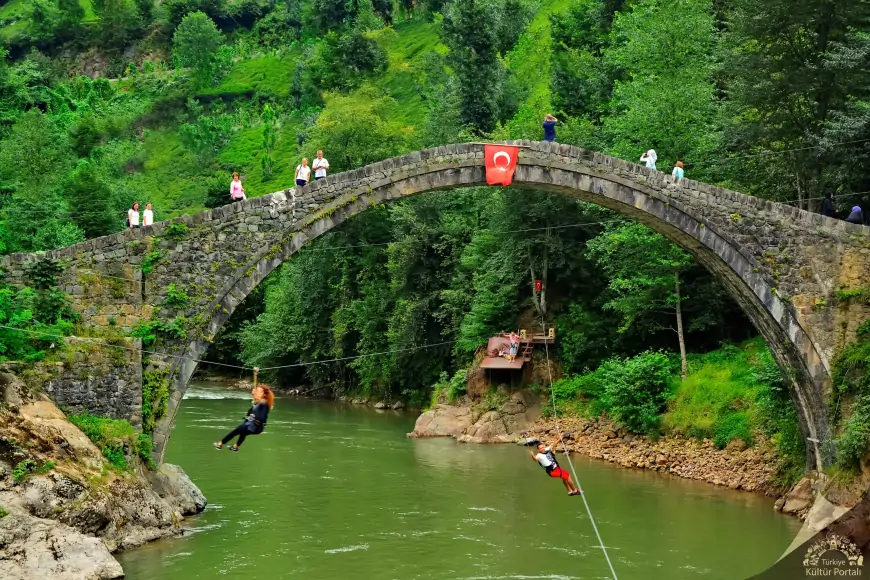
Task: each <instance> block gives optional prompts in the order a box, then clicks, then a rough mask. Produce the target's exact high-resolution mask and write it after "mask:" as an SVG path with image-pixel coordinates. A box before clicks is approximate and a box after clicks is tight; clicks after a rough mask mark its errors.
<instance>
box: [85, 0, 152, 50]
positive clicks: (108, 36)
mask: <svg viewBox="0 0 870 580" xmlns="http://www.w3.org/2000/svg"><path fill="white" fill-rule="evenodd" d="M91 5H92V6H93V9H94V13H95V14H96V15H97V17H98V18H99V31H100V38H101V40H102V42H103V45H104V46H106V47H108V48H120V47H123V46H126V45H127V43H129V42H130V39H131V36H132V35H133V34H134V33H135V32H138V31H139V30H141V28H142V15H141V14H140V12H139V7H138V6H137V5H136V3H135V1H134V0H92V1H91Z"/></svg>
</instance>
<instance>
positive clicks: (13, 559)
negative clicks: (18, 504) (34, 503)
mask: <svg viewBox="0 0 870 580" xmlns="http://www.w3.org/2000/svg"><path fill="white" fill-rule="evenodd" d="M0 554H2V557H0V578H4V579H6V580H32V579H37V578H46V579H48V578H51V579H52V580H107V579H111V578H122V577H123V576H124V571H123V570H122V569H121V565H120V564H118V562H117V561H116V560H115V559H114V558H113V557H112V555H111V554H110V553H109V550H108V549H107V548H106V546H105V544H103V542H102V541H100V540H99V539H98V538H94V537H90V536H86V535H84V534H82V533H81V532H79V531H78V530H76V529H74V528H71V527H70V526H67V525H64V524H61V523H59V522H56V521H52V520H46V519H41V518H35V517H33V516H29V515H27V514H22V513H10V514H9V515H7V516H6V517H3V518H0Z"/></svg>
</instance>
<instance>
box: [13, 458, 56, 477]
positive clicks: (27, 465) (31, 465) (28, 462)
mask: <svg viewBox="0 0 870 580" xmlns="http://www.w3.org/2000/svg"><path fill="white" fill-rule="evenodd" d="M55 465H57V462H55V461H46V462H44V463H42V464H41V465H40V464H39V463H37V462H36V460H35V459H31V458H28V459H25V460H23V461H20V462H18V464H17V465H16V466H15V468H14V469H13V470H12V479H14V480H15V481H21V480H23V479H24V478H25V477H27V476H28V475H39V474H42V473H48V472H49V471H51V470H52V469H54V467H55Z"/></svg>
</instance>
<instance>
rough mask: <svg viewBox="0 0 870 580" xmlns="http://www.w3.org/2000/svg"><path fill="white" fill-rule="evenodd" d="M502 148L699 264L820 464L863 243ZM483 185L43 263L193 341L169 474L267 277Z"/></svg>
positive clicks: (197, 229)
mask: <svg viewBox="0 0 870 580" xmlns="http://www.w3.org/2000/svg"><path fill="white" fill-rule="evenodd" d="M510 144H514V145H518V146H520V147H522V149H521V151H520V155H519V160H518V164H517V169H516V173H515V176H514V184H515V185H516V186H518V187H525V188H530V189H541V190H546V191H552V192H556V193H560V194H564V195H570V196H572V197H575V198H577V199H580V200H583V201H587V202H591V203H594V204H597V205H600V206H604V207H607V208H609V209H612V210H614V211H616V212H618V213H620V214H622V215H625V216H628V217H630V218H632V219H634V220H637V221H639V222H641V223H644V224H645V225H647V226H649V227H651V228H652V229H653V230H655V231H657V232H659V233H661V234H663V235H665V236H666V237H668V238H669V239H671V240H672V241H674V242H675V243H677V244H678V245H680V246H681V247H683V248H685V249H686V250H687V251H689V252H690V253H691V254H693V255H694V256H695V258H696V259H697V260H698V261H699V262H700V263H701V264H703V265H704V266H705V267H706V268H708V269H709V270H710V271H711V272H712V273H713V274H714V275H715V276H716V277H717V279H719V280H720V282H722V284H723V285H724V286H725V287H726V288H727V289H728V291H729V292H730V294H731V295H732V297H733V298H734V299H735V300H737V302H738V303H739V304H740V305H741V307H742V308H743V309H744V311H745V312H746V313H747V315H748V316H749V318H750V319H751V320H752V321H753V323H754V324H755V326H756V328H757V329H758V330H759V332H761V334H762V335H763V336H764V338H765V339H766V340H767V342H768V344H769V345H770V346H771V350H772V352H773V354H774V357H775V359H776V360H777V362H778V363H779V365H780V367H781V368H783V369H784V370H785V371H786V375H787V376H788V377H789V378H790V383H791V385H790V386H791V394H792V398H793V400H794V403H795V405H796V407H797V409H798V415H799V417H800V421H801V426H802V428H803V430H804V433H805V434H806V436H807V437H808V438H809V439H810V440H811V441H812V443H811V444H810V445H808V457H807V460H808V465H809V466H810V467H818V466H820V465H822V464H824V465H827V464H829V463H830V460H831V448H830V445H829V443H830V430H831V425H830V420H829V417H828V407H827V395H828V394H829V390H830V384H831V380H830V365H831V359H832V358H833V356H834V354H835V352H836V350H837V349H838V348H841V347H842V346H843V345H844V344H846V343H847V342H850V341H851V340H854V336H855V330H856V328H857V326H858V325H859V324H860V323H861V322H862V321H863V320H865V319H866V318H867V317H868V316H870V307H867V306H866V305H863V304H857V303H851V302H849V301H838V300H837V297H836V292H837V290H841V289H857V288H861V287H870V228H864V227H862V226H856V225H853V224H847V223H845V222H841V221H836V220H833V219H829V218H826V217H823V216H820V215H817V214H812V213H808V212H805V211H802V210H798V209H795V208H793V207H790V206H786V205H782V204H777V203H773V202H770V201H765V200H761V199H758V198H754V197H750V196H745V195H742V194H739V193H736V192H732V191H728V190H725V189H722V188H719V187H714V186H710V185H707V184H703V183H698V182H695V181H692V180H683V181H681V182H679V183H676V182H674V180H673V179H672V178H671V177H670V176H668V175H665V174H663V173H659V172H655V171H650V170H648V169H646V168H644V167H640V166H638V165H635V164H632V163H628V162H625V161H622V160H619V159H615V158H612V157H608V156H605V155H601V154H598V153H594V152H591V151H587V150H584V149H580V148H577V147H573V146H569V145H561V144H556V143H543V142H527V141H518V142H511V143H510ZM485 184H486V179H485V168H484V159H483V146H482V145H481V144H474V143H469V144H458V145H448V146H443V147H437V148H434V149H428V150H425V151H419V152H416V153H412V154H409V155H404V156H401V157H397V158H393V159H388V160H385V161H382V162H379V163H375V164H372V165H368V166H366V167H363V168H360V169H356V170H352V171H347V172H344V173H340V174H335V175H331V176H329V177H327V178H326V179H324V180H321V181H317V182H314V183H311V184H309V185H308V186H306V187H304V188H301V189H299V190H294V189H287V190H284V191H280V192H277V193H273V194H271V195H265V196H263V197H258V198H253V199H249V200H246V201H244V202H239V203H233V204H230V205H227V206H224V207H220V208H216V209H214V210H209V211H205V212H201V213H199V214H195V215H189V216H183V217H181V218H176V219H174V220H172V221H171V222H162V223H158V224H155V225H154V226H151V227H146V228H142V229H140V230H135V231H128V232H123V233H121V234H116V235H114V236H107V237H104V238H98V239H95V240H89V241H87V242H84V243H82V244H78V245H76V246H72V247H70V248H63V249H61V250H57V251H55V252H52V253H51V255H52V257H54V258H56V259H65V260H67V261H68V263H69V267H68V270H67V275H66V285H67V290H68V291H71V292H72V293H73V295H74V296H76V297H78V296H80V295H81V294H82V292H81V281H80V276H79V278H78V286H77V278H76V275H77V274H76V273H77V272H81V271H95V270H96V271H98V272H102V273H104V274H106V275H117V274H118V273H122V274H124V277H126V278H128V279H129V284H128V286H125V287H124V290H123V294H124V299H125V301H124V305H125V307H126V308H127V309H128V310H130V311H131V312H130V314H129V315H127V316H126V318H125V320H124V321H123V323H124V325H125V326H128V327H129V326H130V325H131V324H132V323H133V322H135V321H136V320H142V319H152V318H155V317H156V318H159V319H162V320H167V321H168V320H173V319H175V320H182V321H183V322H184V324H183V327H184V329H185V333H186V338H185V339H183V340H178V341H175V342H170V343H168V345H167V346H168V352H171V353H172V354H173V355H176V356H177V358H168V359H166V360H167V361H168V363H169V364H168V369H169V374H168V376H169V380H170V381H171V392H170V400H169V406H168V412H167V413H166V415H165V416H164V417H163V419H162V420H161V421H160V422H159V424H158V425H157V428H156V430H155V433H154V440H155V445H156V449H157V452H158V456H159V458H160V459H161V460H162V458H163V455H164V453H165V449H166V445H167V443H168V439H169V435H170V432H171V429H172V425H173V422H174V420H175V415H176V413H177V411H178V408H179V406H180V404H181V400H182V398H183V396H184V393H185V390H186V388H187V384H188V381H189V380H190V378H191V376H192V375H193V373H194V371H195V370H196V367H197V364H198V362H197V361H198V360H201V359H203V358H204V356H205V354H206V352H207V351H208V349H209V346H210V344H211V341H212V340H213V339H214V337H215V335H216V334H217V333H218V332H219V330H220V329H221V327H222V326H223V324H224V323H226V321H227V320H228V319H229V318H230V316H232V314H233V312H234V311H235V309H236V307H237V306H238V305H239V304H240V303H241V302H242V301H243V300H244V299H245V297H246V296H247V295H248V294H249V293H250V292H251V291H252V290H253V289H254V288H255V287H256V286H257V285H258V284H259V283H260V282H261V281H262V280H263V279H265V278H266V277H267V276H268V275H269V274H270V273H271V272H272V271H273V270H274V269H275V268H277V267H278V266H279V265H280V264H281V263H283V262H284V261H285V260H287V259H289V258H291V257H292V256H293V254H295V253H296V252H297V251H299V250H300V249H301V248H303V247H304V246H305V245H306V244H307V243H308V242H310V241H311V240H313V239H314V238H317V237H318V236H320V235H322V234H324V233H326V232H328V231H329V230H331V229H332V228H333V227H335V226H337V225H339V224H341V223H343V222H344V221H346V220H347V219H349V218H351V217H353V216H355V215H357V214H359V213H361V212H363V211H365V210H366V209H368V208H370V207H372V206H374V205H378V204H381V203H386V202H389V201H391V200H395V199H401V198H404V197H408V196H411V195H416V194H419V193H425V192H429V191H436V190H444V189H452V188H457V187H470V186H479V185H485ZM28 259H32V256H27V255H13V256H11V257H7V258H6V259H4V265H5V266H6V267H7V269H8V270H9V272H10V273H11V275H12V278H13V280H14V279H15V278H16V276H17V277H18V278H19V279H21V280H23V278H24V276H25V274H24V269H23V268H22V267H21V265H22V264H23V263H24V262H25V261H26V260H28ZM143 270H144V271H146V272H147V273H145V274H142V272H143ZM113 273H114V274H113ZM119 277H120V276H119ZM170 285H173V286H172V288H173V290H174V293H175V294H176V295H177V293H178V292H182V293H183V294H186V295H187V296H188V301H187V303H186V304H185V303H183V302H182V303H179V301H178V300H174V301H173V300H171V299H170V296H171V294H173V293H171V292H169V288H170ZM114 294H115V295H116V296H117V294H118V292H117V291H114ZM105 300H108V299H105ZM105 300H104V301H105ZM99 301H100V300H99V299H98V300H97V302H99ZM76 306H77V307H78V308H79V310H80V311H81V312H82V313H83V316H84V319H85V322H86V323H87V324H90V325H94V326H103V325H105V324H106V320H105V318H106V317H105V315H101V314H99V313H97V312H96V311H95V309H94V306H93V301H91V304H85V303H84V302H83V301H81V300H77V303H76ZM96 310H97V311H98V310H99V308H97V309H96ZM176 317H182V318H176Z"/></svg>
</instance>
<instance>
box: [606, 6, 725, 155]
mask: <svg viewBox="0 0 870 580" xmlns="http://www.w3.org/2000/svg"><path fill="white" fill-rule="evenodd" d="M715 48H716V37H715V29H714V20H713V14H712V4H711V2H710V0H676V1H673V0H641V1H640V2H637V3H635V4H633V5H632V7H631V11H629V12H621V13H619V14H617V15H616V19H615V20H614V22H613V30H612V32H611V39H610V46H609V48H607V49H606V50H605V51H604V58H605V60H606V62H607V63H608V65H609V66H610V67H612V68H613V69H615V70H616V71H618V72H617V75H618V77H620V80H617V82H616V85H615V87H614V91H613V100H612V103H611V112H610V114H609V115H608V116H607V117H606V118H605V120H604V128H605V130H606V132H607V134H608V135H609V137H610V140H611V143H612V145H611V151H612V152H613V154H615V155H617V156H620V157H624V158H626V159H630V160H632V161H636V160H637V158H639V157H640V154H641V153H642V152H643V151H645V150H647V149H649V148H651V147H653V148H655V149H656V151H657V152H658V155H659V162H660V163H662V164H663V165H664V164H665V163H666V161H665V160H670V161H671V162H676V161H677V160H681V159H696V160H701V159H707V158H709V157H711V156H712V155H713V151H714V150H715V146H716V144H717V141H718V127H717V122H718V109H717V103H716V100H715V99H714V94H715V90H716V87H715V85H714V84H713V79H712V73H713V66H714V60H713V52H714V50H715ZM653 55H660V56H661V57H660V58H659V57H658V56H653Z"/></svg>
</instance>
